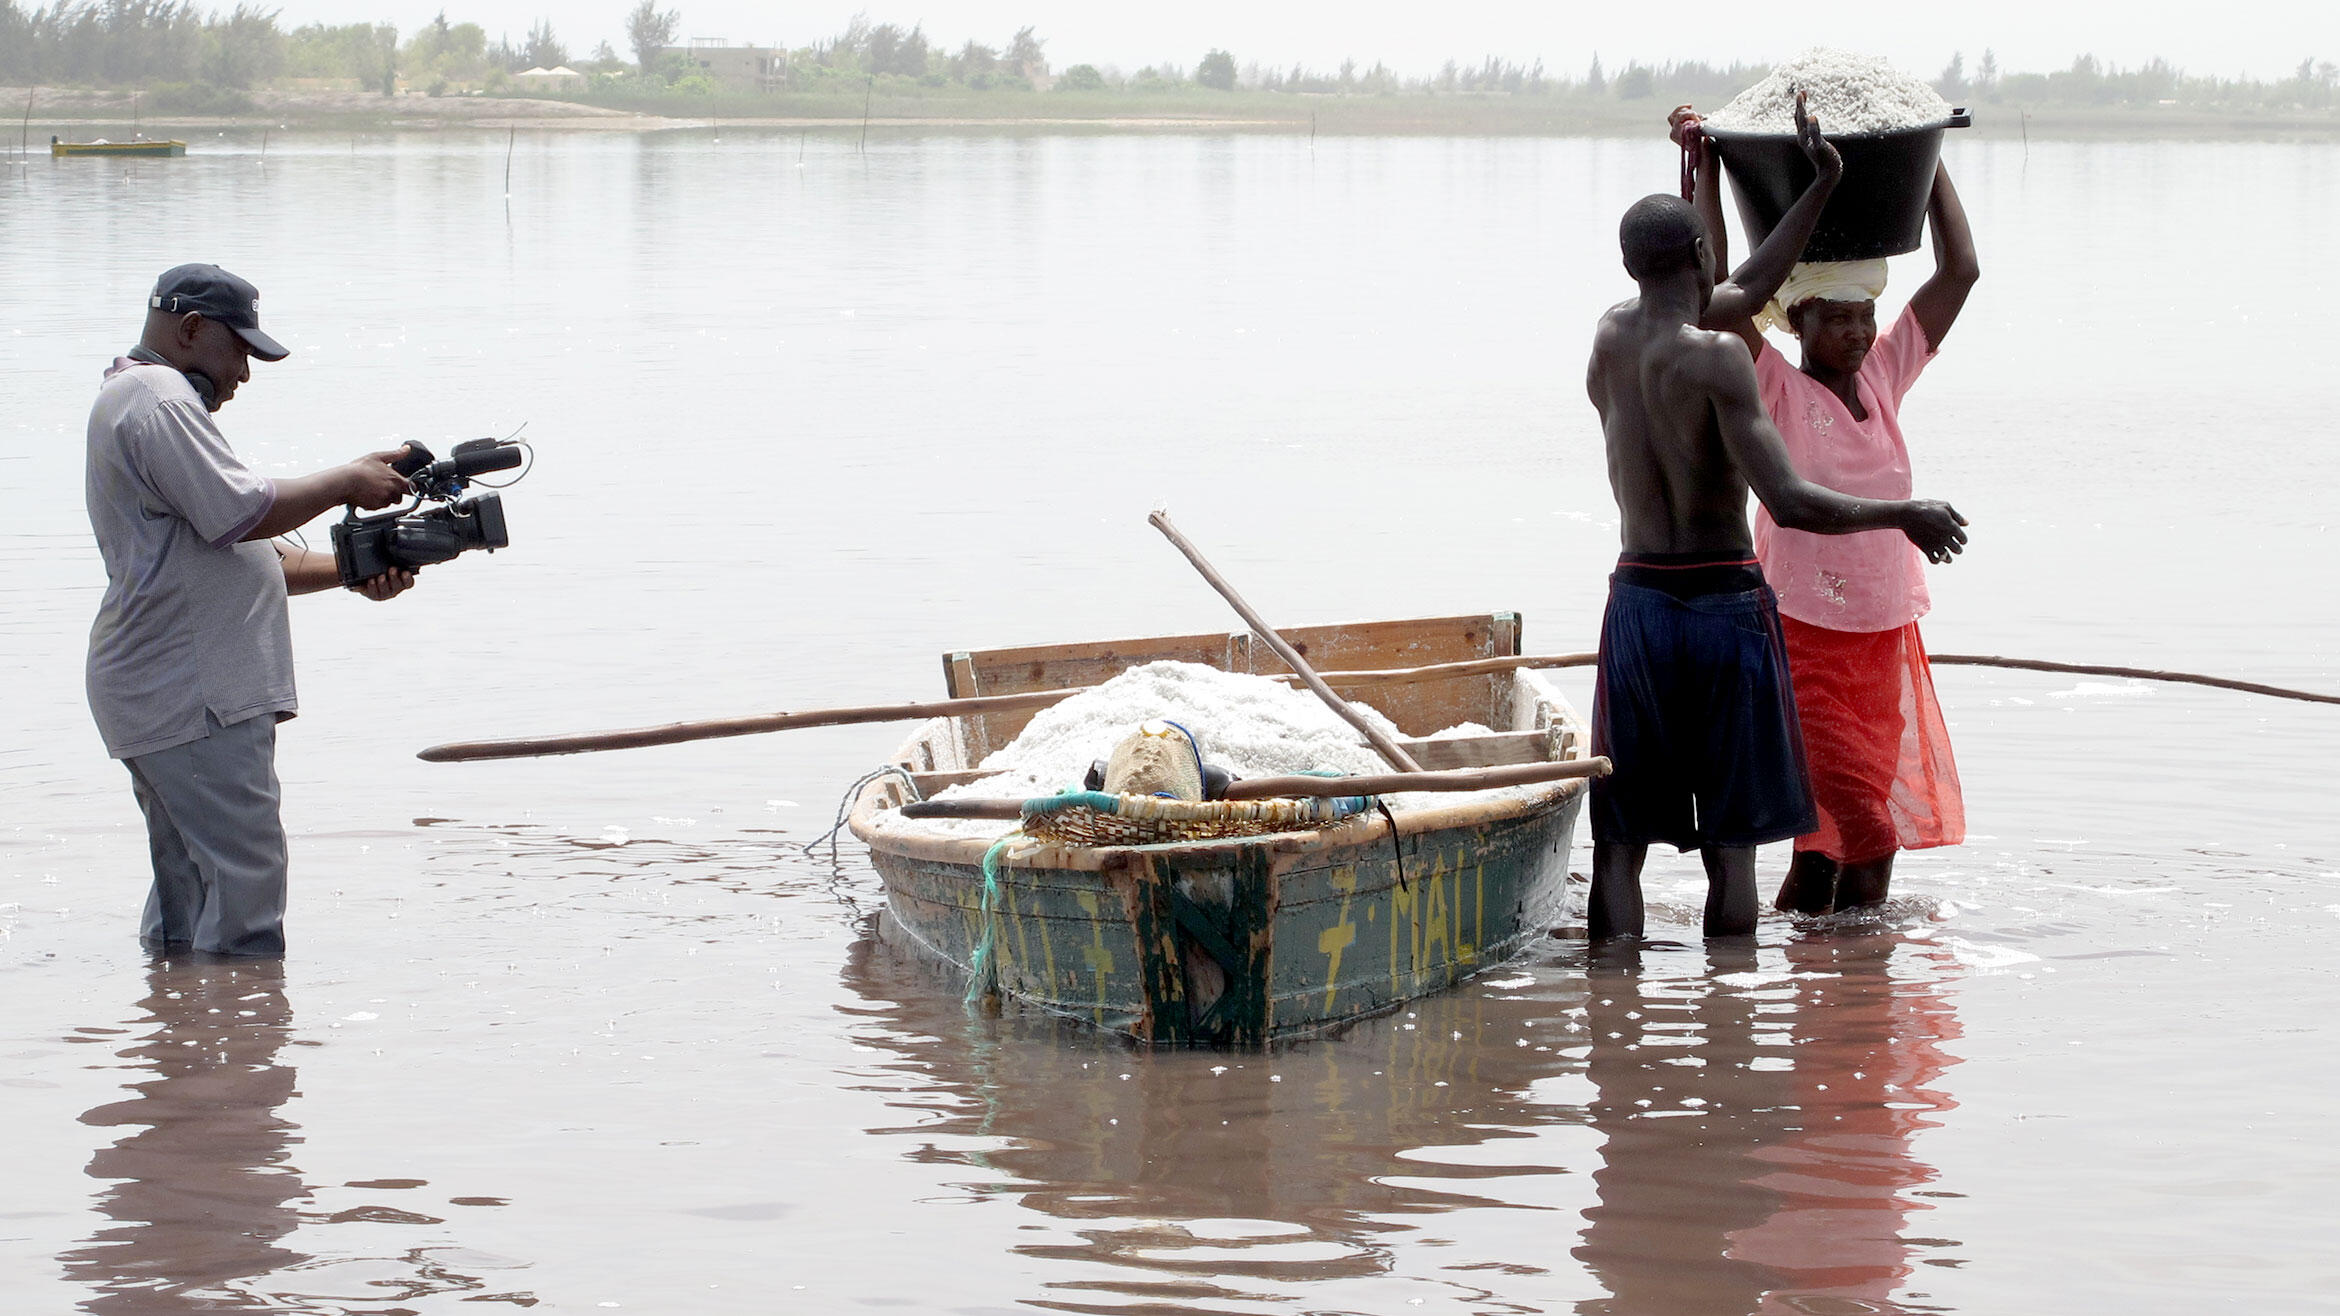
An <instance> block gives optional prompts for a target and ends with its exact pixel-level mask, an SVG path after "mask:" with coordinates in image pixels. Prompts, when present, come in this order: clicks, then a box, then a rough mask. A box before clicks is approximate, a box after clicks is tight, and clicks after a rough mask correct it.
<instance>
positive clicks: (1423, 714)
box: [1252, 612, 1520, 766]
mask: <svg viewBox="0 0 2340 1316" xmlns="http://www.w3.org/2000/svg"><path fill="white" fill-rule="evenodd" d="M1284 638H1285V639H1286V640H1288V641H1290V642H1291V645H1292V647H1293V648H1295V649H1297V650H1299V651H1300V656H1301V657H1303V658H1306V659H1307V660H1308V665H1309V666H1311V667H1313V668H1315V669H1316V670H1317V671H1320V672H1341V671H1368V670H1372V669H1375V668H1388V667H1426V666H1430V665H1432V664H1434V663H1451V662H1462V661H1464V660H1466V659H1472V658H1508V657H1511V656H1513V655H1515V654H1517V653H1519V652H1520V647H1519V645H1520V624H1519V614H1518V613H1515V612H1498V613H1491V614H1488V615H1485V616H1464V617H1425V618H1418V619H1413V620H1406V621H1369V622H1350V623H1346V624H1343V625H1337V626H1308V627H1302V628H1300V629H1298V630H1291V631H1286V632H1284ZM1257 660H1258V661H1257V663H1256V665H1255V666H1254V667H1253V668H1252V670H1253V671H1256V672H1262V673H1266V674H1268V675H1275V674H1277V673H1281V672H1284V671H1288V670H1290V669H1288V668H1286V667H1285V666H1284V663H1283V660H1282V659H1280V658H1277V657H1276V656H1275V654H1274V653H1273V652H1271V651H1269V650H1268V648H1267V647H1266V646H1265V645H1262V646H1260V649H1259V652H1258V654H1257ZM1508 683H1509V679H1508V678H1507V677H1503V676H1483V677H1457V678H1455V679H1453V680H1451V681H1436V682H1429V683H1425V684H1421V685H1415V686H1406V687H1399V688H1395V689H1377V688H1374V687H1370V686H1344V685H1342V684H1341V683H1340V682H1337V681H1336V682H1333V683H1332V687H1333V690H1334V692H1335V693H1337V694H1339V695H1340V696H1341V697H1342V698H1344V699H1355V700H1357V701H1359V702H1361V703H1368V704H1371V705H1372V706H1373V707H1375V708H1378V709H1380V710H1381V711H1382V712H1383V713H1385V714H1387V715H1388V717H1389V719H1390V720H1391V721H1392V722H1395V723H1397V726H1398V730H1399V731H1400V732H1402V733H1404V734H1406V735H1408V736H1426V735H1428V734H1430V733H1431V732H1433V731H1440V730H1444V729H1445V728H1447V727H1451V726H1456V725H1459V724H1461V723H1464V722H1477V723H1480V724H1482V725H1490V726H1492V725H1500V724H1501V720H1502V700H1503V690H1504V688H1505V686H1506V685H1507V684H1508ZM1424 766H1428V765H1427V764H1425V765H1424Z"/></svg>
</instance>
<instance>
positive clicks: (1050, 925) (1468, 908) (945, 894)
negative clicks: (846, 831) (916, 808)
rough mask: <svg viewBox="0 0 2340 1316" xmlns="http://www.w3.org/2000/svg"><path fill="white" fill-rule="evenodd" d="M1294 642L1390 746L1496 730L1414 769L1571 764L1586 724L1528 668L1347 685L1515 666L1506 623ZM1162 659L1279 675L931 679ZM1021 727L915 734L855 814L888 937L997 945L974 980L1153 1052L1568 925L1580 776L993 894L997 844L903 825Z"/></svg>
mask: <svg viewBox="0 0 2340 1316" xmlns="http://www.w3.org/2000/svg"><path fill="white" fill-rule="evenodd" d="M1286 638H1287V639H1289V640H1290V641H1291V642H1292V644H1293V645H1294V646H1295V647H1296V648H1297V649H1299V650H1300V651H1301V652H1302V653H1304V654H1306V655H1307V657H1308V660H1309V662H1310V663H1311V664H1312V665H1314V666H1316V667H1318V668H1319V669H1321V670H1324V671H1329V672H1339V673H1348V674H1351V676H1350V677H1349V678H1348V679H1345V680H1334V681H1333V685H1334V687H1335V688H1336V689H1338V690H1339V691H1340V693H1341V694H1342V695H1343V696H1344V697H1346V698H1351V699H1354V700H1357V701H1359V702H1362V703H1367V704H1370V705H1372V706H1373V707H1375V708H1377V709H1379V710H1380V711H1381V712H1383V713H1385V714H1387V715H1388V716H1389V718H1390V719H1391V720H1392V721H1393V722H1395V723H1396V724H1397V726H1398V728H1399V730H1400V732H1402V733H1403V734H1404V735H1407V736H1415V737H1421V736H1428V735H1430V734H1432V733H1433V732H1437V731H1440V730H1444V729H1447V728H1450V727H1454V726H1456V725H1459V724H1461V723H1465V722H1474V723H1478V724H1480V725H1482V726H1486V727H1493V728H1496V729H1497V730H1495V731H1494V732H1492V733H1490V734H1485V735H1477V736H1466V737H1461V738H1453V739H1446V738H1442V739H1439V740H1436V741H1412V742H1406V743H1407V745H1408V748H1409V750H1411V751H1413V752H1414V756H1415V757H1416V758H1417V759H1418V760H1420V761H1421V762H1422V764H1423V766H1424V767H1429V768H1457V767H1476V766H1489V765H1494V764H1501V763H1516V762H1541V761H1561V760H1567V759H1572V758H1582V757H1584V753H1585V750H1584V742H1585V739H1586V737H1585V735H1584V731H1583V725H1582V723H1581V721H1580V720H1579V719H1578V717H1577V715H1576V713H1575V711H1574V710H1573V709H1572V708H1570V706H1569V704H1568V701H1567V700H1566V699H1565V698H1564V697H1563V696H1561V695H1560V693H1559V692H1558V691H1557V690H1556V689H1555V688H1554V687H1553V686H1552V685H1551V684H1550V683H1549V682H1548V681H1547V680H1546V679H1545V678H1544V676H1543V675H1542V674H1541V673H1538V672H1535V671H1529V670H1511V669H1506V670H1499V671H1479V672H1471V673H1442V674H1438V675H1436V676H1434V677H1430V678H1427V679H1418V680H1417V679H1409V680H1406V681H1402V682H1400V681H1396V680H1381V681H1375V680H1372V679H1370V678H1367V677H1364V676H1362V675H1358V674H1362V673H1368V672H1392V673H1394V672H1395V671H1397V670H1399V669H1415V668H1420V667H1423V666H1425V665H1435V664H1442V663H1451V662H1461V661H1465V660H1472V659H1486V658H1508V657H1513V656H1516V655H1517V654H1518V653H1519V651H1520V650H1519V621H1518V618H1517V617H1516V616H1514V615H1512V614H1508V613H1502V614H1496V615H1495V616H1492V617H1485V616H1482V617H1453V618H1439V619H1433V620H1425V621H1394V622H1372V623H1360V624H1354V625H1346V626H1323V627H1314V628H1308V629H1301V630H1294V631H1290V632H1286ZM1158 659H1181V660H1185V661H1189V662H1200V663H1206V664H1208V665H1210V666H1213V667H1218V668H1221V669H1222V670H1227V671H1239V672H1261V673H1281V672H1283V671H1285V670H1286V669H1285V668H1284V667H1283V665H1282V664H1281V663H1280V662H1279V661H1278V660H1277V659H1276V658H1275V657H1274V656H1273V655H1272V654H1271V653H1269V652H1268V651H1267V647H1266V646H1265V645H1259V646H1258V647H1257V650H1256V652H1255V650H1254V643H1253V638H1252V636H1250V635H1249V634H1248V633H1244V634H1236V635H1227V634H1213V635H1189V636H1171V637H1161V638H1155V639H1145V640H1133V641H1113V642H1105V643H1093V644H1066V645H1050V646H1044V647H1038V648H1024V649H1000V650H990V651H986V652H979V653H958V654H951V655H947V656H946V657H945V659H944V666H945V670H946V672H947V673H948V675H949V693H950V694H951V696H952V697H953V698H968V697H975V696H985V695H999V694H1015V693H1022V692H1028V691H1034V690H1053V689H1063V688H1070V687H1082V686H1090V685H1095V684H1097V683H1099V682H1102V681H1105V680H1108V679H1110V678H1111V677H1113V676H1115V675H1117V674H1119V673H1121V672H1123V671H1126V670H1128V669H1129V668H1131V667H1134V666H1137V665H1139V664H1142V663H1146V662H1150V661H1155V660H1158ZM1031 713H1032V710H1030V709H1025V710H1022V711H1020V712H1013V713H999V712H993V713H987V714H982V715H976V716H966V717H953V718H941V719H937V720H935V721H932V722H929V723H927V724H926V725H925V726H923V727H920V728H919V729H918V730H917V731H916V732H915V733H914V734H913V735H912V736H911V738H910V739H909V741H908V742H907V743H905V744H904V745H903V746H902V747H901V749H900V750H898V751H897V752H896V754H895V756H894V759H893V762H894V763H896V764H898V765H900V766H901V767H903V768H904V769H906V773H905V774H898V775H893V776H882V777H879V778H877V779H875V780H873V781H872V782H871V783H870V784H869V785H867V786H866V787H865V789H863V790H862V792H861V793H860V794H859V796H858V797H857V798H856V799H855V801H854V804H853V809H852V814H851V824H852V827H853V832H854V835H856V836H858V837H860V838H861V839H862V840H863V841H864V842H866V843H867V844H868V845H869V847H870V854H871V861H872V862H873V863H874V864H875V865H876V867H877V870H878V873H879V874H880V875H881V876H882V877H883V878H884V880H885V884H886V893H887V902H888V906H889V908H891V909H892V911H893V912H894V914H895V916H896V918H897V919H898V921H899V924H900V926H901V928H902V929H904V930H905V931H906V932H907V933H908V934H909V936H910V937H911V938H912V939H913V940H914V941H915V943H916V944H917V945H919V946H922V947H924V948H925V949H927V950H928V951H929V952H931V953H933V954H934V955H936V956H938V957H939V958H941V959H943V960H946V961H948V962H950V963H952V964H955V965H958V966H959V967H961V968H963V969H964V968H970V967H972V966H973V965H974V964H975V963H976V962H977V958H978V952H979V947H985V946H988V947H989V949H988V951H987V952H986V954H987V958H988V961H989V963H988V965H987V972H988V973H991V974H992V975H994V976H995V979H996V982H997V985H998V988H999V990H1000V991H1001V993H1002V994H1003V995H1006V996H1010V997H1014V998H1018V999H1021V1000H1024V1001H1027V1002H1031V1003H1034V1004H1037V1005H1040V1006H1042V1007H1044V1008H1046V1009H1049V1010H1053V1011H1057V1012H1059V1013H1062V1014H1067V1015H1072V1016H1076V1017H1079V1018H1083V1019H1086V1020H1089V1021H1090V1022H1092V1023H1094V1024H1097V1025H1099V1026H1102V1027H1105V1028H1108V1029H1111V1030H1114V1031H1116V1032H1120V1033H1125V1034H1128V1035H1130V1036H1133V1037H1136V1038H1139V1039H1141V1040H1146V1041H1157V1042H1163V1041H1231V1042H1238V1043H1257V1042H1263V1041H1268V1040H1272V1039H1276V1038H1283V1037H1291V1036H1298V1035H1304V1034H1307V1033H1310V1032H1314V1031H1318V1030H1321V1029H1322V1028H1324V1027H1326V1026H1329V1025H1331V1024H1335V1023H1339V1022H1343V1021H1346V1020H1351V1019H1356V1018H1359V1017H1362V1016H1366V1015H1371V1014H1374V1013H1377V1012H1379V1011H1382V1010H1386V1009H1388V1008H1389V1007H1391V1006H1392V1005H1394V1004H1397V1003H1399V1002H1401V1001H1405V1000H1409V999H1412V998H1415V997H1418V996H1421V995H1424V994H1426V993H1429V992H1435V991H1438V990H1440V989H1442V988H1444V987H1447V986H1449V985H1451V984H1452V983H1454V982H1456V981H1457V980H1459V979H1461V978H1464V977H1467V976H1469V975H1470V974H1472V973H1475V972H1477V971H1478V970H1480V969H1482V968H1484V967H1486V966H1487V965H1490V964H1494V963H1497V962H1500V961H1502V960H1504V959H1507V958H1509V957H1510V956H1511V955H1513V954H1515V953H1516V952H1517V951H1518V950H1519V948H1520V947H1521V946H1522V945H1523V944H1524V943H1525V942H1526V941H1527V939H1529V938H1531V937H1534V936H1538V935H1541V934H1542V933H1543V932H1544V930H1545V929H1546V928H1547V927H1548V926H1549V924H1550V921H1551V919H1552V918H1553V917H1554V916H1555V915H1556V914H1557V912H1558V906H1559V903H1560V900H1561V898H1562V896H1563V893H1564V890H1565V886H1566V881H1567V871H1566V870H1567V859H1568V845H1569V838H1570V834H1571V832H1572V831H1573V830H1574V828H1575V826H1576V819H1577V815H1578V813H1579V812H1581V811H1582V808H1583V803H1584V794H1585V784H1584V782H1583V781H1581V780H1570V781H1560V782H1552V783H1547V784H1545V785H1542V786H1538V787H1534V788H1523V789H1515V790H1511V791H1504V792H1478V793H1475V794H1469V795H1457V796H1453V797H1450V798H1451V799H1452V801H1453V802H1452V803H1449V804H1443V805H1440V806H1437V807H1428V808H1420V809H1415V810H1411V811H1406V812H1403V813H1399V814H1397V815H1396V816H1395V817H1394V818H1385V817H1384V816H1380V815H1376V814H1374V813H1365V814H1359V815H1355V816H1352V817H1350V818H1348V819H1346V820H1343V821H1341V822H1337V823H1333V824H1330V825H1325V826H1321V827H1318V828H1317V829H1316V830H1294V831H1284V832H1278V833H1274V834H1271V835H1267V836H1253V837H1240V838H1222V839H1216V840H1190V841H1177V842H1169V843H1159V844H1145V845H1079V844H1072V843H1063V842H1058V843H1050V844H1045V845H1042V844H1036V843H1035V844H1031V845H1028V846H1019V848H1018V849H1017V850H1016V851H1014V852H1013V853H1011V854H1009V855H1008V856H1007V858H1006V859H1005V861H1004V862H1000V863H999V864H998V865H997V867H996V868H995V870H994V871H995V872H997V874H998V883H997V887H996V888H995V889H994V890H993V891H990V892H987V889H986V888H987V882H986V878H985V872H984V868H985V858H986V853H987V852H988V851H989V850H990V849H991V840H990V838H986V837H975V836H970V835H968V834H967V833H966V832H964V831H957V830H953V829H952V828H951V827H949V826H948V825H947V824H936V823H932V822H922V821H917V820H912V819H907V818H904V817H903V816H902V814H901V813H900V812H899V808H900V806H901V805H902V804H904V803H906V802H907V801H908V800H909V799H910V798H911V796H910V794H909V790H910V785H915V786H916V787H917V788H918V789H920V790H921V791H925V790H929V789H934V788H938V787H940V786H942V785H947V784H950V783H952V782H956V781H961V780H965V779H967V778H969V777H971V776H974V775H976V774H974V773H972V772H971V771H970V769H972V768H973V767H974V765H975V764H977V763H978V762H980V761H981V760H982V759H983V757H984V756H985V755H986V754H988V753H990V752H991V751H992V750H993V749H995V748H997V747H998V746H1001V745H1004V744H1006V743H1008V741H1009V740H1011V739H1012V738H1013V737H1014V736H1015V734H1016V732H1017V731H1019V730H1021V729H1022V727H1023V725H1024V724H1025V723H1026V722H1028V721H1029V720H1030V718H1031ZM1106 748H1109V747H1106V746H1100V747H1099V750H1100V755H1102V753H1103V751H1104V749H1106ZM905 776H907V778H908V784H906V783H905V780H904V778H905ZM1067 784H1070V783H1067ZM1393 832H1394V836H1393Z"/></svg>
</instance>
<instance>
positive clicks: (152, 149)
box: [49, 137, 187, 156]
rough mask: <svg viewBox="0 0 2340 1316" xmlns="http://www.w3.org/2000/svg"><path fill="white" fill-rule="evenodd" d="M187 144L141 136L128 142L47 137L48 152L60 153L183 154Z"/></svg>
mask: <svg viewBox="0 0 2340 1316" xmlns="http://www.w3.org/2000/svg"><path fill="white" fill-rule="evenodd" d="M186 153H187V144H186V143H185V142H180V141H156V140H153V139H150V138H145V137H141V138H139V139H137V140H136V141H129V142H107V141H96V142H67V141H60V140H58V139H57V138H55V137H51V138H50V139H49V154H50V155H52V156H61V155H185V154H186Z"/></svg>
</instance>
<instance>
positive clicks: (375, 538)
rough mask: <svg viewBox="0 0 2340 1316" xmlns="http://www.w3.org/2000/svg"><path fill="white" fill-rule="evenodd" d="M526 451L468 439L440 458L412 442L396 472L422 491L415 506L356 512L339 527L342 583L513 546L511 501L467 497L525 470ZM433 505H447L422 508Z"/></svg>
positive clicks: (336, 560) (336, 552)
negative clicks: (496, 476)
mask: <svg viewBox="0 0 2340 1316" xmlns="http://www.w3.org/2000/svg"><path fill="white" fill-rule="evenodd" d="M525 448H526V445H525V444H522V443H517V442H514V441H511V440H508V439H468V440H466V441H464V442H462V443H458V444H456V445H455V451H454V452H453V453H451V454H449V455H448V456H447V457H446V459H445V460H437V459H434V458H433V457H432V456H431V450H430V449H428V448H425V447H424V446H422V445H421V444H419V443H408V444H407V449H408V451H407V454H406V455H405V456H404V457H401V458H399V459H398V460H397V461H395V462H392V463H391V464H390V466H391V469H393V470H395V471H397V472H398V473H399V474H400V475H403V476H405V477H406V478H407V480H408V481H409V482H411V483H412V484H413V485H414V501H412V502H410V503H408V504H407V505H406V506H404V507H400V508H396V509H394V510H391V511H388V512H379V513H376V514H375V515H373V516H359V515H358V510H357V509H356V508H354V507H352V508H350V509H349V515H347V516H345V517H343V518H342V519H341V520H340V521H339V522H337V523H335V525H334V527H333V565H334V566H335V567H336V568H338V569H339V570H340V572H341V583H342V584H343V585H344V586H345V587H355V586H356V585H357V584H358V582H360V581H364V580H371V579H373V578H374V577H376V576H379V575H381V574H382V573H383V572H385V571H388V570H390V569H391V568H392V567H404V568H406V569H407V570H409V571H413V570H415V569H416V568H418V567H427V566H429V565H431V564H432V563H434V562H445V561H446V560H448V559H449V558H452V557H454V556H456V555H457V554H459V553H463V552H467V551H469V550H471V549H474V548H484V549H486V550H487V551H488V552H490V553H493V552H495V551H496V550H497V549H499V548H503V547H504V546H506V545H508V544H510V543H511V542H512V540H511V536H510V535H508V534H507V533H505V530H504V503H503V500H502V499H501V498H498V497H497V496H496V495H494V494H492V493H475V494H471V495H469V496H468V497H466V496H465V495H464V490H465V489H466V488H468V487H469V486H470V484H471V479H472V477H473V476H475V475H483V474H485V473H487V472H489V471H508V470H510V469H512V468H513V467H515V466H518V465H519V464H520V462H521V459H522V456H523V452H524V449H525ZM426 502H434V503H437V504H439V506H437V507H433V508H431V509H430V510H428V511H416V510H415V509H417V508H419V507H421V506H422V505H423V504H424V503H426Z"/></svg>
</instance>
